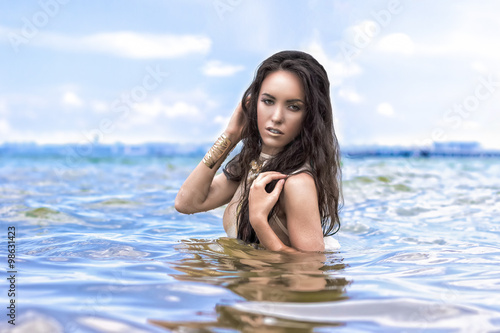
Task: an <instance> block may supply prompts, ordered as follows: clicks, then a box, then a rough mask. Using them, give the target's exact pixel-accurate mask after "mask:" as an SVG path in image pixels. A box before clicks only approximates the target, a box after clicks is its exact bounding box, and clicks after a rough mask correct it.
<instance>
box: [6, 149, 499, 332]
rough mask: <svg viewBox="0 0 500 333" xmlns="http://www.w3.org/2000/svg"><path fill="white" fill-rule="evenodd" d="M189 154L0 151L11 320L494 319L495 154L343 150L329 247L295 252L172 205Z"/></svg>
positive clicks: (64, 327)
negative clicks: (434, 155)
mask: <svg viewBox="0 0 500 333" xmlns="http://www.w3.org/2000/svg"><path fill="white" fill-rule="evenodd" d="M198 160H199V159H197V158H163V159H158V158H150V159H147V158H137V159H127V160H125V159H99V160H89V161H82V162H80V163H79V164H74V165H71V168H68V169H67V170H66V172H63V173H61V172H58V171H57V166H58V165H60V163H62V162H63V161H58V160H57V159H50V158H46V159H43V158H38V159H29V158H17V159H16V158H9V159H5V158H4V159H2V158H0V216H1V220H2V226H3V228H4V233H5V234H6V230H7V226H15V227H16V246H17V247H16V257H17V260H16V265H17V269H18V271H19V273H18V274H19V279H18V282H17V283H18V286H17V288H18V290H19V296H18V297H17V299H16V304H17V319H16V321H17V322H16V324H17V325H16V330H15V332H29V333H34V332H165V331H168V330H176V331H182V332H186V331H190V332H191V331H204V332H222V331H224V332H238V331H245V332H246V331H259V332H312V331H314V332H329V331H331V330H332V329H335V331H339V332H343V331H345V332H359V331H379V332H400V331H407V332H421V331H424V330H432V331H435V332H450V331H457V332H494V331H500V319H499V318H500V302H499V301H498V294H499V291H500V268H498V267H499V265H498V262H500V246H499V245H498V244H499V243H500V218H499V216H500V195H499V194H500V177H499V175H500V163H499V161H498V160H495V159H420V160H417V159H411V160H410V159H367V160H361V159H360V160H349V159H345V160H344V162H343V175H344V197H345V205H344V208H343V209H342V213H341V216H342V228H341V231H340V232H339V233H338V234H337V235H335V236H334V237H335V239H336V240H338V241H339V243H340V244H341V248H340V249H339V250H338V251H334V252H325V253H312V254H301V255H290V254H282V253H274V252H269V251H265V250H261V249H257V248H255V247H253V246H251V245H247V244H243V243H242V242H240V241H238V240H235V239H231V238H227V237H226V236H225V233H224V230H223V228H222V223H221V219H222V213H223V208H220V209H216V210H214V211H212V212H208V213H201V214H196V215H182V214H178V213H177V212H176V211H175V209H174V208H173V202H174V198H175V195H176V193H177V190H178V188H179V187H180V185H181V184H182V182H183V180H184V179H185V178H186V177H187V175H188V174H189V172H190V171H191V169H192V168H194V167H195V166H196V164H197V163H198ZM2 242H3V243H2V244H5V243H4V241H2ZM2 247H3V249H2V253H6V252H5V248H6V246H2ZM5 257H6V256H4V258H5ZM4 316H5V315H4ZM9 329H10V327H9V326H8V325H7V323H6V320H3V321H2V322H1V323H0V330H2V331H4V330H7V332H9Z"/></svg>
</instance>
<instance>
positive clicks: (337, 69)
mask: <svg viewBox="0 0 500 333" xmlns="http://www.w3.org/2000/svg"><path fill="white" fill-rule="evenodd" d="M305 52H307V53H309V54H311V55H312V56H313V57H314V58H315V59H316V60H317V61H318V62H319V63H320V64H321V65H323V67H325V69H326V71H327V73H328V78H329V79H330V84H331V86H332V87H338V86H341V85H342V83H343V82H344V80H345V79H346V78H350V77H353V76H357V75H359V74H361V73H362V69H361V67H359V66H358V65H357V64H356V63H354V62H353V61H347V59H345V60H344V59H343V58H342V56H340V55H338V56H337V58H336V59H332V58H331V57H329V56H328V55H327V54H326V51H325V49H324V48H323V45H321V43H320V42H319V41H318V40H316V39H315V40H313V41H312V42H311V43H310V44H309V45H308V46H307V47H306V49H305Z"/></svg>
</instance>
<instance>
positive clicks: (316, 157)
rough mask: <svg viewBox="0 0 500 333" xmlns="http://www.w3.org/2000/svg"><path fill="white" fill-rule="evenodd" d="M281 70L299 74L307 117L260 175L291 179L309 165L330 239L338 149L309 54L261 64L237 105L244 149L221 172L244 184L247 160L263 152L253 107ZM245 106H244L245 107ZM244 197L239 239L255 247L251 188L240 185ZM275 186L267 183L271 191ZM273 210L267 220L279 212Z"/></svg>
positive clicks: (337, 193)
mask: <svg viewBox="0 0 500 333" xmlns="http://www.w3.org/2000/svg"><path fill="white" fill-rule="evenodd" d="M279 70H283V71H288V72H291V73H294V74H295V75H297V77H298V78H299V80H300V81H301V83H302V87H303V89H304V95H305V101H304V102H305V117H304V119H303V122H302V129H301V131H300V134H299V135H297V137H296V138H295V139H294V140H292V142H290V143H289V144H287V145H286V146H285V147H284V149H282V150H281V151H280V152H279V153H278V154H277V155H275V156H274V157H273V158H271V159H270V160H269V161H268V162H267V163H266V164H265V166H264V167H263V168H262V170H261V172H265V171H278V172H281V173H283V174H291V173H292V172H293V171H296V170H298V169H300V168H301V167H303V166H304V164H306V163H309V165H310V166H311V167H310V171H306V172H308V173H309V174H310V175H311V176H312V177H313V178H314V182H315V184H316V191H317V194H318V203H319V212H320V217H321V226H322V229H323V235H324V236H329V235H333V234H334V233H336V232H337V231H338V230H339V228H340V218H339V210H340V208H341V206H342V189H341V169H340V149H339V144H338V141H337V137H336V135H335V130H334V127H333V114H332V105H331V101H330V82H329V80H328V75H327V73H326V71H325V69H324V68H323V66H322V65H321V64H320V63H319V62H318V61H316V59H314V58H313V57H312V56H311V55H309V54H307V53H305V52H300V51H282V52H278V53H276V54H274V55H272V56H271V57H269V58H268V59H266V60H264V61H263V62H262V63H261V64H260V66H259V67H258V69H257V72H256V74H255V77H254V79H253V81H252V83H251V84H250V86H249V87H248V89H247V90H246V91H245V93H244V94H243V97H242V99H241V105H242V108H243V113H244V115H245V118H246V122H245V126H244V128H243V132H242V143H243V146H242V149H241V151H240V153H239V154H238V155H236V156H235V157H234V158H233V159H232V160H231V161H229V163H227V165H226V166H225V168H224V174H225V175H226V177H227V178H228V179H229V180H232V181H236V182H240V181H241V180H242V179H246V176H247V174H248V172H249V169H250V163H251V161H253V160H255V159H257V158H258V157H259V155H260V153H261V150H262V138H261V136H260V133H259V129H258V125H257V103H258V100H259V94H260V89H261V86H262V82H263V81H264V79H265V78H266V77H267V76H268V75H269V74H271V73H273V72H276V71H279ZM246 101H247V102H246ZM244 184H245V185H244V191H243V197H242V199H241V202H240V208H239V209H238V213H237V222H238V223H237V229H238V236H237V237H238V238H239V239H242V240H244V241H246V242H250V243H259V240H258V238H257V235H256V233H255V231H254V230H253V228H252V225H251V224H250V221H249V210H248V208H249V206H248V194H249V189H250V186H249V184H247V182H246V181H245V182H244ZM274 185H275V183H274V184H271V185H270V186H271V188H273V186H274ZM277 207H278V204H276V205H275V206H274V208H273V209H272V210H271V212H270V215H269V217H271V215H272V214H274V213H275V212H276V210H277Z"/></svg>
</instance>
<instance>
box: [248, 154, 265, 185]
mask: <svg viewBox="0 0 500 333" xmlns="http://www.w3.org/2000/svg"><path fill="white" fill-rule="evenodd" d="M263 165H264V161H261V160H260V159H259V160H253V161H252V162H250V171H249V174H248V178H249V180H250V181H254V180H255V178H257V176H259V174H260V170H261V169H262V166H263Z"/></svg>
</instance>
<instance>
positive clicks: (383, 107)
mask: <svg viewBox="0 0 500 333" xmlns="http://www.w3.org/2000/svg"><path fill="white" fill-rule="evenodd" d="M377 112H378V113H379V114H381V115H384V116H387V117H392V116H394V108H393V107H392V105H391V104H389V103H380V104H379V105H378V106H377Z"/></svg>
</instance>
